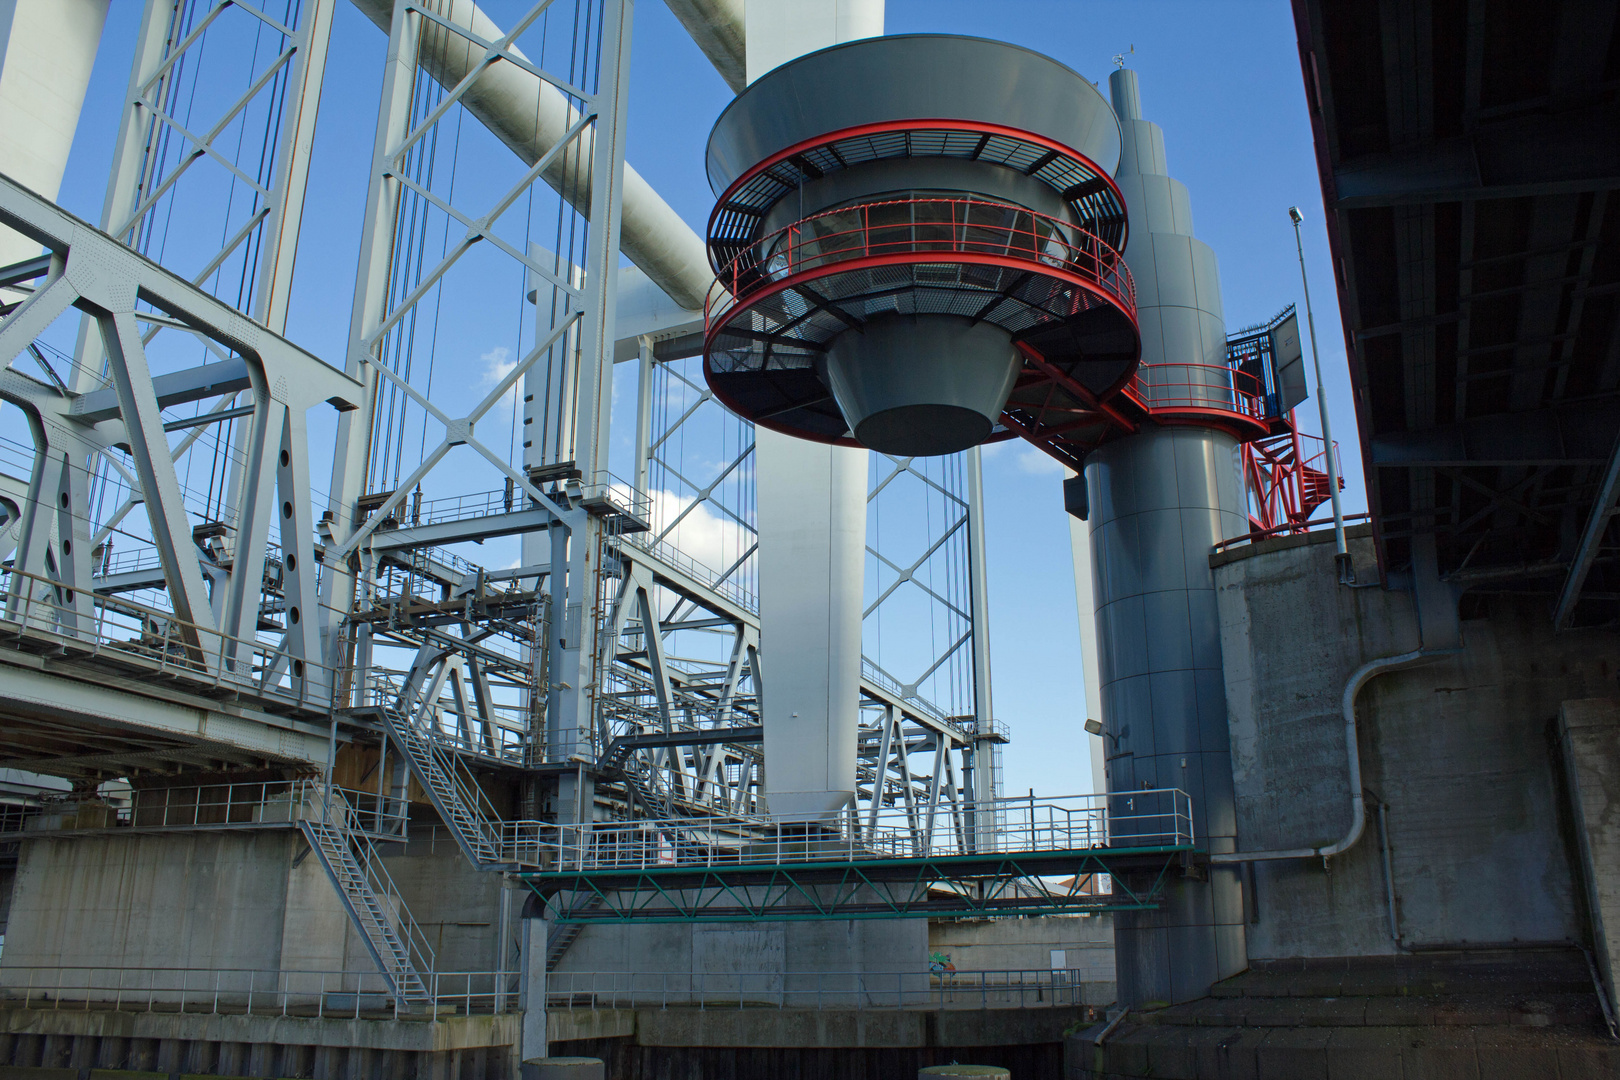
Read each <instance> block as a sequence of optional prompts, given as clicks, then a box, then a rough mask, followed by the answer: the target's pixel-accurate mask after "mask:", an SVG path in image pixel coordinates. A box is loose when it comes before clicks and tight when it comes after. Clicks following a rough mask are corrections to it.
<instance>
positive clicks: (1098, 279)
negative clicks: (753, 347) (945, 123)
mask: <svg viewBox="0 0 1620 1080" xmlns="http://www.w3.org/2000/svg"><path fill="white" fill-rule="evenodd" d="M886 256H887V257H898V258H900V259H902V260H904V261H907V262H951V261H952V256H992V257H994V258H996V259H998V260H1013V261H1015V262H1018V263H1025V264H1028V265H1029V266H1030V267H1031V268H1033V269H1036V270H1045V271H1049V272H1051V271H1055V272H1058V273H1060V274H1063V275H1067V276H1070V277H1074V278H1079V279H1081V280H1083V281H1085V282H1088V283H1090V284H1092V285H1094V286H1096V287H1098V288H1099V289H1100V290H1101V291H1103V292H1104V293H1106V294H1107V295H1109V296H1110V297H1112V298H1113V300H1114V301H1115V302H1116V303H1117V304H1119V305H1120V307H1122V308H1123V309H1124V310H1126V311H1135V310H1136V287H1135V285H1134V284H1133V283H1132V281H1131V275H1130V271H1129V270H1127V269H1126V268H1125V260H1124V258H1123V257H1121V255H1120V253H1119V252H1117V251H1115V250H1114V249H1113V248H1112V247H1110V246H1109V245H1108V244H1107V243H1105V242H1104V241H1103V240H1101V239H1100V238H1098V237H1097V236H1095V235H1093V234H1091V233H1089V232H1087V231H1085V230H1084V229H1081V228H1079V227H1078V226H1076V225H1074V224H1072V223H1071V222H1068V221H1064V220H1062V219H1060V218H1055V217H1050V216H1048V215H1046V214H1041V213H1036V212H1035V211H1033V210H1027V209H1025V208H1024V207H1021V206H1013V205H1010V204H1007V203H998V202H992V201H988V200H980V199H929V198H920V199H893V200H887V201H883V202H873V203H863V204H861V205H858V206H846V207H840V208H838V209H834V210H826V211H823V212H821V213H819V214H815V215H813V216H811V217H808V218H805V219H804V220H802V221H797V222H795V223H793V224H792V225H789V226H787V227H786V228H782V229H778V230H777V231H775V232H773V233H770V234H769V235H767V236H764V237H762V238H761V239H759V240H756V241H755V242H754V243H752V244H750V245H748V246H747V247H745V248H743V249H742V250H741V251H740V252H738V253H737V254H736V255H735V256H733V257H732V259H731V261H730V262H729V263H727V264H726V265H725V266H724V267H723V268H722V269H721V271H720V274H719V275H718V277H717V279H716V281H715V283H714V285H713V286H712V287H711V288H710V290H709V294H708V296H707V297H706V298H705V300H704V318H705V321H706V325H709V326H713V325H714V323H715V320H716V319H719V318H722V317H723V316H724V315H726V314H728V313H729V312H730V311H731V310H733V308H734V307H735V306H737V305H738V304H741V305H744V306H746V305H747V303H748V302H749V294H751V293H753V292H757V291H758V290H759V289H761V288H764V287H766V286H769V285H771V284H773V283H775V282H778V281H781V280H783V279H786V278H791V277H797V276H799V275H801V274H807V273H811V272H813V271H819V270H824V269H826V268H829V267H833V266H836V265H837V264H839V263H845V262H853V261H855V260H857V259H871V258H881V257H886ZM942 284H943V283H942Z"/></svg>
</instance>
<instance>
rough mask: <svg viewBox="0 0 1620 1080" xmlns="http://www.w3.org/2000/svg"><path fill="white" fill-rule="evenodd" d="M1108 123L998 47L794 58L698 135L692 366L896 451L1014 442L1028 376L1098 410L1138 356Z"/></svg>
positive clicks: (727, 396) (1070, 88)
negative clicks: (707, 275) (701, 198)
mask: <svg viewBox="0 0 1620 1080" xmlns="http://www.w3.org/2000/svg"><path fill="white" fill-rule="evenodd" d="M1119 148H1120V134H1119V125H1118V122H1117V121H1116V120H1115V118H1114V113H1113V110H1112V108H1111V107H1110V106H1109V104H1108V102H1107V101H1106V100H1104V98H1103V96H1102V95H1101V94H1099V93H1098V92H1097V90H1096V88H1095V87H1093V86H1092V84H1091V83H1089V82H1087V81H1086V80H1085V79H1084V78H1082V77H1081V76H1080V75H1078V74H1077V73H1075V72H1074V71H1071V70H1070V69H1069V68H1067V67H1065V66H1063V65H1062V64H1059V63H1058V62H1056V61H1055V60H1052V59H1050V58H1048V57H1045V56H1041V55H1040V54H1038V53H1034V52H1030V51H1029V50H1027V49H1022V48H1019V47H1017V46H1014V45H1008V44H1005V43H1003V42H997V41H988V40H985V39H982V38H969V37H953V36H946V35H934V34H922V35H910V36H896V37H878V38H867V39H864V40H861V41H855V42H850V43H848V44H844V45H838V46H835V47H833V48H830V49H824V50H822V51H820V52H815V53H810V54H808V55H806V56H803V57H800V58H799V59H797V60H794V61H792V62H791V63H788V64H784V65H783V66H781V67H779V68H777V69H776V70H774V71H772V72H770V73H769V74H768V75H765V76H764V77H763V78H761V79H759V80H757V81H756V82H754V83H753V85H751V86H749V87H748V89H747V90H745V91H743V93H742V94H740V95H739V96H738V97H737V99H736V100H735V101H734V102H732V104H731V105H730V106H729V107H728V108H727V109H726V111H725V112H724V113H722V114H721V116H720V119H719V120H718V121H717V122H716V124H715V127H714V131H713V132H712V133H711V135H710V136H709V146H708V159H707V164H708V173H709V182H710V184H711V186H712V187H713V188H714V190H715V191H716V192H717V193H718V201H717V203H716V206H715V209H714V213H713V214H712V216H711V217H710V219H709V229H708V249H709V259H710V261H711V263H712V264H713V267H714V271H715V276H716V279H717V280H716V283H715V287H714V289H713V291H712V292H711V295H710V298H709V303H708V306H707V311H706V313H705V315H706V337H705V348H704V373H705V375H706V377H707V379H708V381H709V386H710V388H711V389H712V390H713V391H714V393H715V395H716V396H717V397H718V398H719V399H720V400H721V401H722V402H723V403H725V404H726V405H727V406H728V407H729V408H731V409H732V410H733V411H734V412H736V413H738V414H739V415H741V416H743V417H746V418H747V419H749V420H752V421H754V422H755V423H758V424H762V425H764V426H766V427H770V428H774V429H776V430H778V431H782V432H785V433H788V434H791V435H796V436H800V437H802V438H807V439H814V440H818V441H821V442H833V443H842V444H847V445H862V446H868V447H870V448H872V449H874V450H880V451H883V452H885V453H890V454H895V455H901V456H910V455H928V454H947V453H953V452H955V451H958V450H963V449H966V448H968V447H970V446H974V445H977V444H979V443H981V442H984V441H986V440H988V439H992V438H998V437H1003V436H1005V435H1010V434H1011V433H1010V432H1008V431H1005V430H1004V429H1002V428H1001V427H1000V426H999V418H1000V417H1001V414H1002V412H1003V410H1004V409H1005V408H1007V406H1008V402H1009V399H1012V400H1014V401H1016V400H1017V398H1018V387H1019V385H1020V383H1021V382H1024V381H1027V382H1030V383H1032V384H1033V383H1040V384H1042V385H1047V384H1049V382H1050V375H1051V374H1052V372H1053V371H1054V370H1055V371H1057V372H1060V373H1061V375H1062V376H1063V377H1064V378H1065V379H1066V380H1067V381H1069V382H1070V383H1071V384H1078V386H1079V387H1080V388H1082V390H1083V391H1084V392H1086V393H1089V394H1092V395H1095V396H1097V397H1102V396H1106V395H1108V394H1110V393H1112V392H1114V391H1116V390H1118V389H1119V388H1120V387H1121V386H1123V385H1124V384H1125V383H1126V382H1127V381H1129V379H1130V378H1131V376H1132V374H1133V373H1134V371H1135V366H1136V362H1137V357H1138V354H1139V351H1140V342H1139V337H1138V333H1137V326H1136V316H1135V300H1134V293H1133V288H1132V284H1131V278H1130V274H1129V272H1128V271H1127V270H1126V268H1125V264H1124V260H1123V258H1122V257H1121V255H1120V252H1121V251H1122V250H1123V248H1124V246H1125V235H1126V219H1125V204H1124V200H1123V199H1122V197H1121V196H1120V193H1119V190H1118V188H1116V187H1115V186H1114V182H1113V180H1112V179H1111V178H1110V175H1109V174H1110V173H1111V172H1112V170H1113V169H1114V168H1115V166H1116V165H1117V164H1118V160H1119Z"/></svg>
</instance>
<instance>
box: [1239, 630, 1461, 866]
mask: <svg viewBox="0 0 1620 1080" xmlns="http://www.w3.org/2000/svg"><path fill="white" fill-rule="evenodd" d="M1455 651H1456V650H1445V651H1443V652H1437V651H1428V650H1424V649H1416V650H1414V651H1412V652H1407V653H1400V654H1399V655H1397V656H1382V657H1379V658H1378V659H1376V660H1369V661H1367V662H1366V663H1365V664H1362V665H1361V666H1360V667H1358V668H1356V670H1355V671H1353V672H1351V673H1350V678H1349V679H1347V680H1346V681H1345V684H1344V692H1343V693H1342V694H1341V695H1340V697H1339V708H1340V711H1341V712H1342V714H1343V716H1344V742H1345V755H1346V757H1347V758H1348V760H1349V787H1350V828H1349V831H1347V832H1346V833H1345V834H1344V835H1343V836H1341V837H1340V838H1339V839H1338V840H1337V841H1335V842H1334V843H1331V844H1322V845H1319V846H1317V847H1303V848H1279V849H1276V850H1273V851H1228V852H1221V853H1219V854H1212V855H1210V857H1209V861H1210V862H1212V863H1245V862H1270V861H1274V860H1277V859H1312V858H1321V859H1330V858H1332V857H1333V856H1335V855H1342V854H1344V853H1345V852H1346V851H1349V850H1350V849H1351V848H1353V847H1355V846H1356V843H1357V841H1359V840H1360V839H1361V834H1362V833H1363V832H1364V831H1366V827H1367V796H1366V795H1365V793H1364V792H1363V791H1362V788H1361V749H1360V743H1359V735H1358V734H1357V727H1356V698H1357V697H1358V696H1359V695H1360V694H1361V688H1362V687H1364V686H1366V685H1367V684H1368V683H1369V682H1371V681H1372V680H1373V679H1376V678H1377V677H1378V676H1380V675H1382V674H1384V673H1385V672H1386V671H1398V670H1400V669H1402V668H1409V667H1415V666H1417V665H1418V664H1422V663H1425V662H1427V661H1430V660H1433V659H1435V658H1436V657H1438V656H1445V655H1448V654H1449V653H1451V652H1455Z"/></svg>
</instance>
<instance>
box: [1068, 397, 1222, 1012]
mask: <svg viewBox="0 0 1620 1080" xmlns="http://www.w3.org/2000/svg"><path fill="white" fill-rule="evenodd" d="M1086 477H1087V480H1088V482H1089V485H1090V489H1091V518H1090V525H1091V546H1092V560H1093V566H1094V583H1095V585H1094V588H1095V593H1096V604H1097V610H1096V617H1097V639H1098V653H1099V661H1100V663H1099V667H1100V669H1101V670H1100V672H1099V683H1100V686H1099V689H1100V691H1101V697H1102V714H1103V715H1102V720H1103V724H1104V730H1105V731H1106V732H1107V735H1106V736H1105V741H1106V742H1107V743H1108V746H1107V747H1106V750H1105V753H1106V757H1107V766H1106V773H1107V782H1108V790H1109V792H1110V793H1111V794H1112V795H1114V796H1115V797H1113V798H1110V800H1109V802H1110V804H1111V807H1112V810H1113V813H1114V815H1115V816H1116V818H1117V819H1118V820H1117V821H1116V824H1115V828H1114V835H1113V836H1112V837H1111V840H1112V842H1113V843H1114V844H1116V845H1124V846H1135V845H1134V844H1133V842H1132V840H1131V837H1130V834H1131V832H1132V831H1133V829H1135V828H1137V827H1138V825H1139V823H1138V822H1137V821H1135V820H1133V818H1132V814H1133V812H1141V811H1147V812H1153V810H1154V809H1155V807H1151V806H1146V805H1144V806H1140V807H1138V806H1133V805H1130V804H1129V803H1128V802H1127V800H1129V799H1132V798H1133V796H1132V795H1131V793H1133V792H1140V791H1142V790H1143V789H1147V788H1180V789H1181V790H1183V791H1185V792H1187V793H1188V795H1190V796H1191V798H1192V810H1193V828H1194V832H1195V835H1196V837H1197V840H1198V842H1199V844H1200V846H1207V847H1208V849H1209V850H1211V851H1232V850H1234V849H1235V847H1236V842H1235V841H1236V829H1237V824H1236V817H1235V814H1234V811H1233V802H1232V800H1233V796H1232V761H1231V753H1230V750H1229V747H1228V740H1227V730H1226V683H1225V679H1224V676H1223V674H1222V671H1221V638H1220V617H1219V615H1218V614H1217V612H1216V608H1215V582H1214V577H1213V575H1212V574H1211V572H1210V568H1209V553H1210V550H1211V549H1212V548H1213V547H1214V545H1215V544H1216V542H1218V541H1220V540H1222V539H1224V538H1226V537H1228V536H1236V535H1238V534H1240V533H1242V532H1244V531H1245V529H1246V528H1247V525H1246V519H1245V518H1244V515H1243V505H1244V504H1243V479H1242V473H1241V472H1240V471H1239V466H1238V446H1237V441H1236V440H1235V439H1233V438H1232V436H1230V435H1226V434H1223V433H1221V432H1217V431H1210V430H1206V429H1201V428H1193V427H1163V428H1153V429H1150V430H1145V431H1143V432H1141V433H1139V434H1136V435H1133V436H1131V437H1130V438H1127V439H1120V440H1118V441H1116V442H1111V443H1107V444H1105V445H1104V446H1102V447H1101V448H1100V449H1098V450H1096V451H1094V452H1093V453H1092V454H1091V456H1090V458H1089V460H1088V461H1087V463H1086ZM1137 801H1140V800H1137ZM1165 809H1168V802H1167V801H1166V806H1165ZM1140 825H1141V826H1144V827H1147V826H1151V827H1152V828H1158V826H1159V823H1157V822H1141V823H1140ZM1144 884H1146V883H1144ZM1114 955H1115V963H1116V965H1117V969H1118V981H1119V1000H1120V1002H1121V1003H1122V1004H1130V1005H1136V1004H1140V1003H1141V1002H1144V1001H1172V1002H1173V1001H1185V1000H1188V999H1190V998H1196V997H1202V996H1203V995H1204V994H1205V993H1206V992H1207V991H1208V989H1209V986H1210V984H1211V983H1213V982H1215V981H1216V980H1217V979H1221V978H1225V977H1226V976H1228V975H1232V974H1236V973H1237V972H1238V971H1240V970H1242V968H1243V966H1244V964H1245V962H1246V952H1245V946H1244V923H1243V896H1242V890H1241V887H1240V885H1239V881H1238V876H1237V869H1236V868H1235V867H1231V868H1221V869H1214V870H1212V871H1211V874H1210V878H1209V880H1207V881H1198V880H1195V879H1192V878H1181V877H1177V878H1175V879H1174V880H1172V881H1171V882H1170V884H1169V885H1168V887H1167V889H1166V892H1165V896H1164V899H1163V901H1162V904H1161V906H1160V908H1159V910H1157V911H1133V912H1119V913H1118V914H1117V915H1116V916H1115V920H1114Z"/></svg>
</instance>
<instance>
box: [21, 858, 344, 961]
mask: <svg viewBox="0 0 1620 1080" xmlns="http://www.w3.org/2000/svg"><path fill="white" fill-rule="evenodd" d="M304 849H305V845H304V841H303V838H302V837H301V836H299V835H298V834H297V833H294V832H292V831H291V830H281V831H273V832H235V831H221V832H213V833H180V834H171V835H137V836H94V837H81V838H74V839H39V840H25V841H23V843H22V852H21V856H20V861H19V864H18V869H17V879H16V883H15V885H14V887H13V890H12V899H11V911H10V918H9V920H8V923H7V932H6V947H5V952H4V954H3V956H0V978H4V974H5V972H6V971H7V970H8V969H16V968H20V967H29V966H42V967H78V966H83V967H105V968H118V967H129V968H158V967H161V968H204V969H214V970H218V969H229V968H248V969H255V970H272V971H273V970H276V969H289V968H290V969H301V970H328V971H332V970H338V971H341V970H350V971H353V970H366V969H368V968H370V967H371V966H372V960H371V957H370V954H369V953H368V952H366V949H365V946H364V944H363V943H362V942H361V941H360V940H359V937H358V935H357V934H355V932H354V931H353V929H352V927H351V926H350V922H349V917H348V914H347V912H345V911H344V909H343V907H342V904H341V902H340V901H339V899H338V896H337V893H336V891H335V890H334V889H333V888H332V884H331V881H330V880H329V879H328V878H327V876H326V873H325V871H324V870H323V869H322V868H321V865H320V862H319V861H318V860H317V859H315V858H312V857H306V858H304V859H302V860H301V861H296V862H295V860H297V857H298V855H299V854H300V853H301V852H303V851H304Z"/></svg>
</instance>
